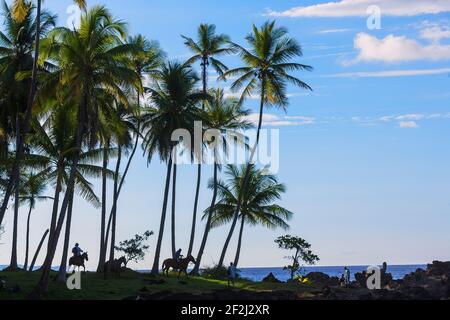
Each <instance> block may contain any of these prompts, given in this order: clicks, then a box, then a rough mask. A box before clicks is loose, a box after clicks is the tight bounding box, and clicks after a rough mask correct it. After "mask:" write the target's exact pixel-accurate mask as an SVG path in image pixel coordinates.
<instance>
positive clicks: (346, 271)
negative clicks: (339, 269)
mask: <svg viewBox="0 0 450 320" xmlns="http://www.w3.org/2000/svg"><path fill="white" fill-rule="evenodd" d="M344 276H345V284H346V285H348V284H350V269H349V268H347V267H345V268H344Z"/></svg>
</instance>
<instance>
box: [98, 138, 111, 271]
mask: <svg viewBox="0 0 450 320" xmlns="http://www.w3.org/2000/svg"><path fill="white" fill-rule="evenodd" d="M108 148H109V141H107V142H106V143H105V145H104V147H103V166H102V167H103V170H102V215H101V221H100V257H99V260H98V266H97V272H103V269H104V264H105V260H106V246H105V229H106V170H107V168H108Z"/></svg>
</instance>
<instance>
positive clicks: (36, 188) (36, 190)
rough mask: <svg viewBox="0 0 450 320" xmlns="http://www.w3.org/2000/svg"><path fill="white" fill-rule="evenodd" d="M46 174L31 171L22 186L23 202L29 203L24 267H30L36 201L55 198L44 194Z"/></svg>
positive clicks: (25, 268)
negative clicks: (32, 213) (33, 214)
mask: <svg viewBox="0 0 450 320" xmlns="http://www.w3.org/2000/svg"><path fill="white" fill-rule="evenodd" d="M46 189H47V185H46V174H45V172H44V174H35V173H29V174H27V177H26V182H25V184H24V185H23V187H22V194H21V196H20V202H21V203H27V204H28V208H29V210H28V217H27V231H26V245H25V263H24V265H23V269H24V270H25V271H26V270H27V269H28V254H29V249H30V220H31V212H32V211H33V209H34V208H35V206H36V202H38V201H44V200H49V199H53V198H52V197H48V196H44V195H43V193H44V192H45V191H46Z"/></svg>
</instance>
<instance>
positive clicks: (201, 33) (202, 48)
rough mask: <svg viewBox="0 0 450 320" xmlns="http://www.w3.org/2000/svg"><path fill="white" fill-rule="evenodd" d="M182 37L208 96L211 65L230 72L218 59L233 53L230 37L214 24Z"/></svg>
mask: <svg viewBox="0 0 450 320" xmlns="http://www.w3.org/2000/svg"><path fill="white" fill-rule="evenodd" d="M182 37H183V39H184V40H185V43H184V44H185V45H186V46H187V47H188V48H189V50H190V51H192V52H193V53H194V55H193V56H192V57H190V58H189V59H188V60H187V61H186V64H194V63H196V62H197V61H199V62H200V66H201V68H202V90H203V94H204V95H206V93H207V90H208V67H209V66H210V65H211V66H212V67H213V69H214V70H215V71H216V72H217V73H218V74H219V75H222V74H223V73H224V72H225V71H226V70H228V68H227V67H226V66H225V65H224V64H223V63H222V62H221V61H220V60H218V59H217V58H216V57H217V56H220V55H224V54H229V53H232V52H233V50H232V49H230V48H229V47H227V46H225V45H226V44H227V43H228V41H229V37H228V36H227V35H224V34H216V26H215V25H213V24H201V25H200V26H199V27H198V30H197V40H193V39H192V38H188V37H185V36H182ZM204 105H205V101H203V104H202V109H204ZM195 156H196V158H197V159H198V160H199V164H198V167H197V187H196V189H195V199H194V211H193V214H192V227H191V237H190V240H189V249H188V252H187V256H190V255H191V253H192V250H193V246H194V238H195V225H196V222H197V207H198V199H199V195H200V183H201V176H202V163H201V161H200V160H201V156H202V152H201V151H200V154H198V155H195Z"/></svg>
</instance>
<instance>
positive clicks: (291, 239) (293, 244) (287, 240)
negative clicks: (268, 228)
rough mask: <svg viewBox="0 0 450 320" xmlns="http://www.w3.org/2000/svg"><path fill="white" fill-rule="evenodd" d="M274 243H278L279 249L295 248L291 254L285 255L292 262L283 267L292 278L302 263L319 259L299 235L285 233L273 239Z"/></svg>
mask: <svg viewBox="0 0 450 320" xmlns="http://www.w3.org/2000/svg"><path fill="white" fill-rule="evenodd" d="M275 243H276V244H278V247H279V248H281V249H285V250H295V254H294V255H293V256H288V257H286V258H287V259H289V260H290V261H292V264H291V265H287V266H285V267H284V268H283V270H289V272H290V274H291V279H293V278H294V276H295V275H296V274H299V273H300V271H301V269H302V267H303V264H302V263H304V264H307V265H314V264H315V263H316V262H317V261H319V257H318V256H316V255H315V254H313V253H312V251H311V249H310V248H311V245H310V244H309V243H308V242H307V241H306V240H304V239H302V238H300V237H295V236H291V235H285V236H281V237H278V238H277V239H275Z"/></svg>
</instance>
